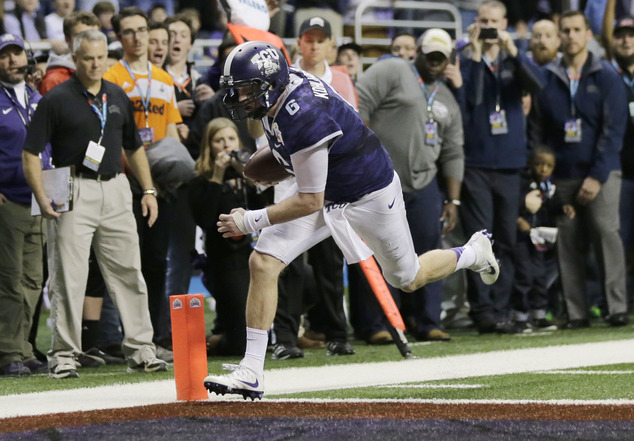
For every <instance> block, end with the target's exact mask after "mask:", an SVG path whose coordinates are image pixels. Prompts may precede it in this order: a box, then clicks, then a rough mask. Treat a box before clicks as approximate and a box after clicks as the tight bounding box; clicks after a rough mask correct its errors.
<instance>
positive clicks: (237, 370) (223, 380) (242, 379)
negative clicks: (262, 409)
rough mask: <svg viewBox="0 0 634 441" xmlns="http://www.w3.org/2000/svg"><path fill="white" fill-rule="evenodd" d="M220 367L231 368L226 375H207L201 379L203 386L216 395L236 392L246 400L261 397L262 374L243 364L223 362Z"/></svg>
mask: <svg viewBox="0 0 634 441" xmlns="http://www.w3.org/2000/svg"><path fill="white" fill-rule="evenodd" d="M222 367H223V368H224V369H227V370H231V371H233V372H231V373H230V374H226V375H209V376H207V377H205V379H204V380H203V382H204V384H205V388H206V389H207V390H208V391H209V392H215V393H216V394H218V395H224V394H236V395H242V397H243V398H244V399H245V400H246V399H247V398H251V401H253V400H255V399H256V398H259V399H260V400H261V399H262V395H264V376H263V375H258V374H256V373H255V372H254V371H253V370H251V369H249V368H248V367H246V366H244V365H243V364H223V365H222Z"/></svg>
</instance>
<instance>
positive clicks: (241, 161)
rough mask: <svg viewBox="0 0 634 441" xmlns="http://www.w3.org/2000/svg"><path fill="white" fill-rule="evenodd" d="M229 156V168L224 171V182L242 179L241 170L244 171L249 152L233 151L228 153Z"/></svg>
mask: <svg viewBox="0 0 634 441" xmlns="http://www.w3.org/2000/svg"><path fill="white" fill-rule="evenodd" d="M229 156H230V157H231V167H227V169H226V170H225V179H224V180H225V181H227V180H229V179H238V178H242V170H243V169H244V165H245V164H246V163H247V162H248V161H249V158H250V157H251V152H249V151H248V150H244V149H240V150H233V151H232V152H231V153H229Z"/></svg>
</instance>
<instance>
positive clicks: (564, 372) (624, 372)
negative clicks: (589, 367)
mask: <svg viewBox="0 0 634 441" xmlns="http://www.w3.org/2000/svg"><path fill="white" fill-rule="evenodd" d="M535 373H536V374H550V375H553V374H554V375H562V374H564V375H632V374H634V371H558V370H553V371H547V372H535Z"/></svg>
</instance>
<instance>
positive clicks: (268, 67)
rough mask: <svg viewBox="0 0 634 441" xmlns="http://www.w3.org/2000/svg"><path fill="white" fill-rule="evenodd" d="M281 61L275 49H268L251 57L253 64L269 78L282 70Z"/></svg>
mask: <svg viewBox="0 0 634 441" xmlns="http://www.w3.org/2000/svg"><path fill="white" fill-rule="evenodd" d="M279 59H280V55H279V54H278V52H277V51H276V50H275V49H273V48H267V49H264V50H262V51H260V52H258V53H257V54H255V55H254V56H253V57H251V63H253V64H255V65H256V66H257V67H258V69H259V70H260V72H261V73H262V74H263V75H265V76H268V75H271V74H274V73H276V72H278V71H279V70H280V63H279Z"/></svg>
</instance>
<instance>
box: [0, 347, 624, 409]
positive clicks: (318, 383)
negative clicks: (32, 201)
mask: <svg viewBox="0 0 634 441" xmlns="http://www.w3.org/2000/svg"><path fill="white" fill-rule="evenodd" d="M632 347H634V339H629V340H617V341H605V342H598V343H584V344H579V345H561V346H549V347H542V348H529V349H516V350H508V351H494V352H486V353H478V354H467V355H456V356H449V357H436V358H425V359H413V360H399V361H389V362H381V363H364V364H346V365H330V366H323V367H305V368H287V369H271V370H267V371H265V384H266V387H265V393H266V396H267V397H272V396H274V395H286V394H292V393H299V392H315V391H323V390H335V389H346V388H357V387H369V386H374V387H376V386H383V385H389V384H394V383H415V382H427V381H432V380H449V379H457V378H474V377H482V376H489V375H491V376H492V375H505V374H515V373H523V372H543V371H548V370H554V369H570V368H581V367H589V366H601V365H611V364H620V363H634V351H632ZM270 365H271V362H270V361H269V366H270ZM150 375H151V374H148V376H150ZM50 381H73V380H72V379H71V380H53V379H51V380H50ZM227 397H229V396H228V395H225V396H224V397H222V396H220V397H219V396H217V395H215V394H211V396H210V400H212V401H226V400H227V399H229V400H240V401H242V397H241V396H238V395H235V396H231V397H230V398H227ZM397 401H399V402H400V401H401V400H397ZM601 401H602V400H601ZM173 402H176V386H175V383H174V380H163V381H154V382H146V383H135V384H123V385H111V386H101V387H95V388H82V389H71V390H55V391H46V392H36V393H28V394H15V395H5V396H1V397H0V418H8V417H14V416H21V415H42V414H49V413H59V412H76V411H85V410H96V409H113V408H120V407H135V406H146V405H152V404H162V403H173ZM446 402H449V401H446ZM464 402H472V401H470V400H467V401H464ZM522 402H523V401H522ZM526 402H530V401H526ZM536 402H540V401H536ZM575 402H576V401H575ZM619 402H621V401H619ZM630 402H631V401H630ZM628 404H629V403H628Z"/></svg>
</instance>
